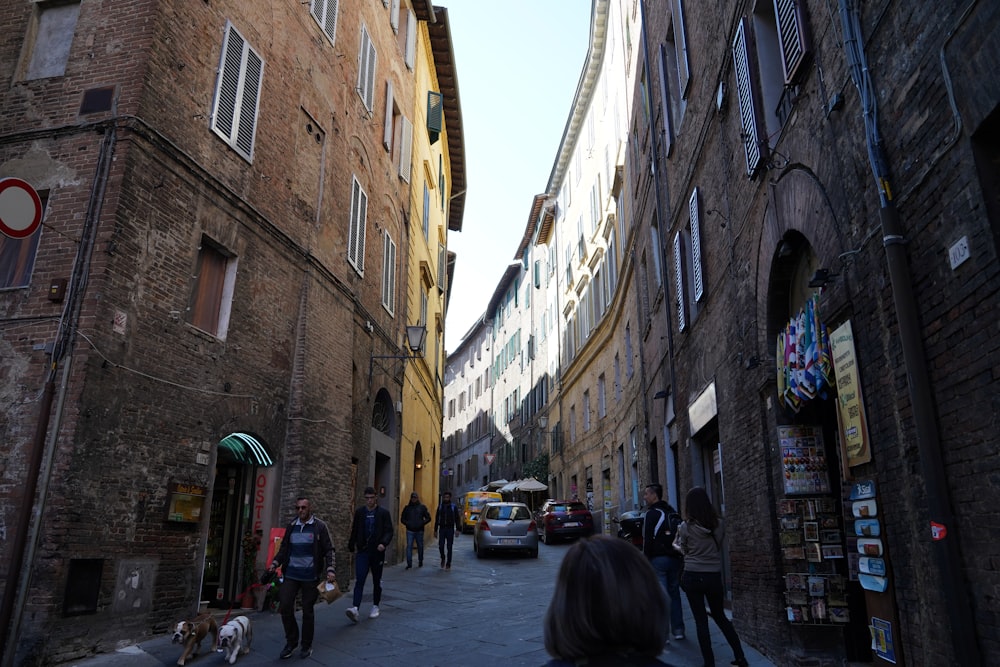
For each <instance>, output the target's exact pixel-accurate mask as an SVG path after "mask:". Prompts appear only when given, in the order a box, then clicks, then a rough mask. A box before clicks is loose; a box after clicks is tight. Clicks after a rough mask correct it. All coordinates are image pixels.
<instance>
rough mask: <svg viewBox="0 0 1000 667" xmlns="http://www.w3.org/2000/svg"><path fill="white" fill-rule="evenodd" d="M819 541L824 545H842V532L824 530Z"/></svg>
mask: <svg viewBox="0 0 1000 667" xmlns="http://www.w3.org/2000/svg"><path fill="white" fill-rule="evenodd" d="M819 541H820V542H822V543H823V544H840V531H839V530H824V531H822V532H820V534H819Z"/></svg>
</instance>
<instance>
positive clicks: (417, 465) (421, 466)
mask: <svg viewBox="0 0 1000 667" xmlns="http://www.w3.org/2000/svg"><path fill="white" fill-rule="evenodd" d="M413 467H414V468H416V469H417V470H420V469H421V468H423V467H424V464H423V463H420V462H419V461H418V462H417V463H415V464H414V465H413Z"/></svg>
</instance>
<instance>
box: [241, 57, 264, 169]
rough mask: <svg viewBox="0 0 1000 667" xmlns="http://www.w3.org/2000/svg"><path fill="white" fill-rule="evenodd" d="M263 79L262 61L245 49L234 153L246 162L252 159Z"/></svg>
mask: <svg viewBox="0 0 1000 667" xmlns="http://www.w3.org/2000/svg"><path fill="white" fill-rule="evenodd" d="M263 77H264V61H263V60H261V58H260V56H258V55H257V54H256V53H254V51H253V49H251V48H249V47H247V49H246V70H245V74H244V81H243V95H242V97H241V99H240V120H239V125H238V126H237V130H236V146H235V147H236V151H237V152H238V153H240V154H241V155H243V156H245V157H246V158H247V159H248V160H252V159H253V143H254V134H255V130H256V128H257V109H258V103H259V102H260V84H261V80H262V79H263Z"/></svg>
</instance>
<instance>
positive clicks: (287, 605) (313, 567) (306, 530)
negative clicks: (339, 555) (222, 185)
mask: <svg viewBox="0 0 1000 667" xmlns="http://www.w3.org/2000/svg"><path fill="white" fill-rule="evenodd" d="M295 511H296V512H297V513H298V516H297V517H296V518H295V521H292V522H291V523H290V524H288V527H287V528H285V536H284V537H283V538H282V539H281V546H279V547H278V553H277V554H275V556H274V559H273V560H272V561H271V565H270V567H269V568H268V569H269V570H270V571H271V572H274V570H275V569H276V568H277V567H279V566H280V567H281V571H282V573H283V574H284V580H282V582H281V587H280V588H279V589H278V606H279V608H280V609H281V623H282V625H284V626H285V648H284V649H282V651H281V656H280V657H281V659H282V660H285V659H287V658H291V657H292V653H294V652H295V647H296V646H298V644H299V626H298V625H297V624H296V622H295V596H296V595H298V593H299V591H302V651H301V653H300V654H299V655H300V656H301V657H303V658H308V657H309V656H310V655H312V642H313V630H314V628H315V623H314V618H313V608H314V607H315V606H316V600H317V598H319V589H318V588H317V587H318V585H319V580H320V579H321V578H322V577H323V576H324V575H323V573H324V571H325V572H326V580H327V581H333V580H334V578H335V571H334V567H333V553H334V552H333V541H332V540H331V539H330V529H329V528H327V527H326V524H325V523H323V522H322V521H320V520H319V519H317V518H316V517H315V516H313V514H312V510H311V509H310V507H309V499H308V498H306V497H302V498H299V499H298V500H297V501H296V502H295Z"/></svg>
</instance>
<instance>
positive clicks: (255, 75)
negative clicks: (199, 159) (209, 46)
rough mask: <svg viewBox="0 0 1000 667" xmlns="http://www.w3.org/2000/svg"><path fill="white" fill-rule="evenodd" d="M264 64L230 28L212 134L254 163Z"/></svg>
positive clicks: (222, 63) (220, 76)
mask: <svg viewBox="0 0 1000 667" xmlns="http://www.w3.org/2000/svg"><path fill="white" fill-rule="evenodd" d="M263 76H264V61H263V60H261V57H260V56H259V55H257V53H256V52H254V50H253V49H251V48H250V46H249V45H248V44H247V42H246V40H244V39H243V37H242V35H240V34H239V33H238V32H237V31H236V29H235V28H234V27H233V26H232V24H230V25H228V26H227V28H226V36H225V39H224V41H223V44H222V62H221V63H220V65H219V81H218V87H217V89H216V93H215V108H214V109H213V111H212V131H213V132H215V133H216V134H217V135H219V136H220V137H222V139H223V140H225V142H226V143H227V144H229V145H230V146H232V147H233V149H235V150H236V152H237V153H239V154H240V155H242V156H243V157H245V158H246V159H247V160H252V159H253V143H254V131H255V129H256V126H257V109H258V104H259V101H260V86H261V80H262V79H263Z"/></svg>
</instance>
